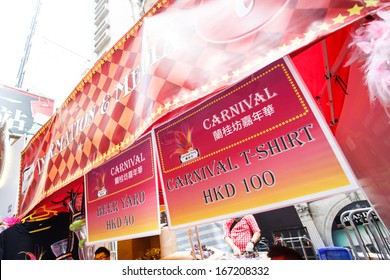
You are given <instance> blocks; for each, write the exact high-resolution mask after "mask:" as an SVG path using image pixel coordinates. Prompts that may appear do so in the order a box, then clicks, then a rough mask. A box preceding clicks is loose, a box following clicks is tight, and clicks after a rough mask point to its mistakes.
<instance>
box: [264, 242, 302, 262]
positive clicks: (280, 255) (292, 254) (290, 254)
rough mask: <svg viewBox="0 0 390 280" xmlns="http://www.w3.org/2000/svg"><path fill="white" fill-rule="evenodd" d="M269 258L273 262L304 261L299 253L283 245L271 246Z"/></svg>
mask: <svg viewBox="0 0 390 280" xmlns="http://www.w3.org/2000/svg"><path fill="white" fill-rule="evenodd" d="M267 257H268V258H270V259H271V260H304V258H303V257H302V256H301V255H300V254H299V253H298V252H297V251H295V250H294V249H292V248H289V247H286V246H282V245H272V246H270V247H269V249H268V253H267Z"/></svg>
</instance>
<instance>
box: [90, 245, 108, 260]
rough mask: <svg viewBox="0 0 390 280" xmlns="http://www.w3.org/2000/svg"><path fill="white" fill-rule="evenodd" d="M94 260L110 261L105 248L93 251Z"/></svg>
mask: <svg viewBox="0 0 390 280" xmlns="http://www.w3.org/2000/svg"><path fill="white" fill-rule="evenodd" d="M94 259H95V260H110V251H108V249H107V248H106V247H99V248H97V249H96V251H95V258H94Z"/></svg>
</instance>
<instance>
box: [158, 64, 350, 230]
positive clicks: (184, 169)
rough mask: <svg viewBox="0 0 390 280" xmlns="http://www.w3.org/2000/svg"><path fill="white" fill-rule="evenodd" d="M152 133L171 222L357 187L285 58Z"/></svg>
mask: <svg viewBox="0 0 390 280" xmlns="http://www.w3.org/2000/svg"><path fill="white" fill-rule="evenodd" d="M154 133H155V135H156V142H157V147H158V155H159V160H160V165H161V178H162V179H161V180H162V182H163V192H164V196H165V199H166V207H167V211H168V214H169V215H168V218H169V219H168V220H169V224H170V226H171V227H172V228H179V227H186V226H190V225H195V224H198V223H202V222H210V221H213V220H221V219H223V218H226V217H229V216H234V215H237V214H240V215H242V214H244V213H253V212H260V211H266V210H271V209H275V208H280V207H285V206H289V205H291V204H294V203H298V202H303V201H310V200H315V199H319V198H322V197H325V196H329V195H332V194H336V193H340V192H345V191H351V190H354V189H356V188H357V183H356V181H355V178H354V176H353V174H352V173H351V172H350V170H349V167H348V165H347V163H346V161H345V159H344V157H343V156H342V154H341V153H340V151H339V149H338V147H337V145H336V143H335V141H334V138H333V137H332V134H331V133H330V130H329V128H328V126H327V125H326V124H325V122H324V120H323V118H322V117H321V115H320V113H319V112H318V111H317V107H316V106H315V104H314V103H313V101H312V99H311V96H310V94H309V93H308V92H307V91H306V89H305V88H304V86H303V85H302V83H301V81H300V79H299V77H298V76H297V74H296V73H295V71H294V69H293V67H292V66H291V64H290V62H289V60H288V59H284V60H278V61H276V62H274V63H272V64H270V65H269V66H267V67H265V68H264V69H262V70H260V71H258V72H256V73H254V74H253V75H251V76H249V77H248V78H246V79H244V80H242V81H241V82H239V83H237V84H236V85H234V86H232V87H230V88H228V89H226V90H224V91H223V92H221V93H220V94H218V95H217V96H215V97H212V98H210V99H208V100H207V101H205V102H204V103H202V104H200V105H198V106H196V107H194V108H193V109H191V110H189V111H187V112H186V113H185V114H183V115H181V116H179V117H177V118H175V119H172V120H170V121H169V122H167V123H165V124H163V125H161V126H159V127H157V128H155V130H154Z"/></svg>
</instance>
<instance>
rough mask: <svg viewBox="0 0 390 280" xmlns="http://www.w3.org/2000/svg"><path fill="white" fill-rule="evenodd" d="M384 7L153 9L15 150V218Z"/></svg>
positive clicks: (254, 4) (195, 5)
mask: <svg viewBox="0 0 390 280" xmlns="http://www.w3.org/2000/svg"><path fill="white" fill-rule="evenodd" d="M388 2H389V1H363V2H359V3H357V2H356V1H347V0H338V1H329V0H323V1H314V2H313V1H311V0H298V1H229V2H226V1H223V0H213V1H211V0H208V1H201V2H199V1H193V0H188V1H168V0H161V1H158V2H157V3H156V4H155V5H154V6H153V7H152V9H151V10H150V11H149V12H148V13H146V14H145V15H144V17H142V18H141V19H140V20H139V21H138V22H137V23H136V24H135V25H134V27H133V28H131V30H129V32H128V33H126V34H125V35H124V36H123V37H122V38H121V39H120V40H119V41H118V43H117V44H115V45H114V46H113V48H112V49H111V50H109V51H107V53H106V54H105V55H104V56H103V57H102V59H101V60H99V61H98V62H97V63H96V64H95V66H94V67H93V68H92V69H91V70H90V72H89V73H88V74H87V75H86V76H85V78H84V79H83V80H82V81H81V82H80V83H79V85H78V86H77V87H76V88H75V90H74V91H73V92H72V93H71V95H70V96H69V98H68V99H67V100H66V102H65V103H64V104H63V106H62V107H61V108H60V109H59V110H58V111H57V112H56V114H55V115H54V117H53V118H52V119H51V121H50V122H49V123H47V124H46V125H45V126H44V127H43V128H42V129H41V130H40V131H39V132H38V133H37V134H36V135H35V136H34V138H33V139H32V140H31V142H30V143H29V145H28V146H27V148H26V149H25V150H24V151H23V153H22V162H21V171H20V172H21V173H20V182H22V184H21V186H20V195H19V215H20V216H24V215H25V214H26V213H28V212H29V211H30V210H31V209H33V208H34V206H35V205H37V203H39V202H40V201H42V200H43V199H45V198H47V197H48V196H49V195H51V194H53V193H55V192H56V191H57V190H59V189H61V188H62V187H64V186H66V185H67V184H69V183H70V182H72V181H74V180H76V179H78V178H80V177H82V176H83V175H84V174H86V173H88V172H89V171H90V170H92V169H93V168H96V167H98V166H99V165H101V164H102V163H104V162H105V161H107V160H108V159H110V158H112V157H113V156H115V155H117V154H118V153H120V152H121V151H122V150H124V149H125V148H127V147H129V145H131V144H132V143H133V142H134V141H135V140H137V139H138V138H139V137H140V136H141V135H142V134H144V133H145V132H147V131H148V130H150V129H151V128H152V127H153V125H155V124H156V123H158V122H160V121H161V120H162V119H163V118H167V117H170V113H173V112H175V114H176V113H178V112H177V111H178V110H179V111H180V110H185V106H186V105H189V104H192V103H193V102H194V101H198V100H199V99H200V98H202V97H205V96H209V95H211V94H212V93H215V92H217V91H218V90H220V89H221V88H225V87H227V86H229V85H232V84H234V83H235V82H237V81H239V80H241V79H242V78H244V77H246V76H248V75H250V74H252V73H254V72H255V71H257V70H258V69H261V68H262V67H264V66H266V65H268V64H269V63H271V62H273V61H275V60H276V59H278V58H281V57H283V56H284V55H286V54H288V53H291V52H293V51H296V50H298V49H300V48H302V47H304V46H306V45H308V44H310V43H311V42H313V41H316V40H318V39H320V38H323V37H325V36H327V35H329V34H331V33H332V32H334V31H336V30H338V29H340V28H342V27H344V26H346V25H349V24H351V23H353V22H355V21H357V20H359V19H361V18H363V17H364V16H365V15H367V14H368V13H371V12H373V11H375V10H377V9H380V8H382V7H385V6H388V5H389V3H388ZM234 3H236V4H237V3H238V4H239V5H238V6H237V5H236V6H235V5H234ZM216 30H217V31H218V32H215V31H216ZM175 110H176V111H175Z"/></svg>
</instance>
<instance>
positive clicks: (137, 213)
mask: <svg viewBox="0 0 390 280" xmlns="http://www.w3.org/2000/svg"><path fill="white" fill-rule="evenodd" d="M152 147H153V144H152V137H151V134H150V133H149V134H148V135H147V136H145V137H143V138H141V139H140V140H138V141H137V142H135V143H134V144H133V145H132V146H131V147H130V148H129V149H127V150H126V151H124V152H123V153H121V154H120V155H119V156H117V157H115V158H113V159H112V160H110V161H109V162H107V163H105V164H103V165H102V166H100V167H98V168H96V169H94V170H92V171H91V172H89V173H88V174H87V175H86V218H87V242H88V243H96V242H102V241H108V240H121V239H129V238H136V237H144V236H149V235H156V234H159V233H160V216H159V203H158V188H157V181H156V178H157V177H156V174H155V173H156V172H155V170H156V168H155V160H154V154H153V150H152Z"/></svg>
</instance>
